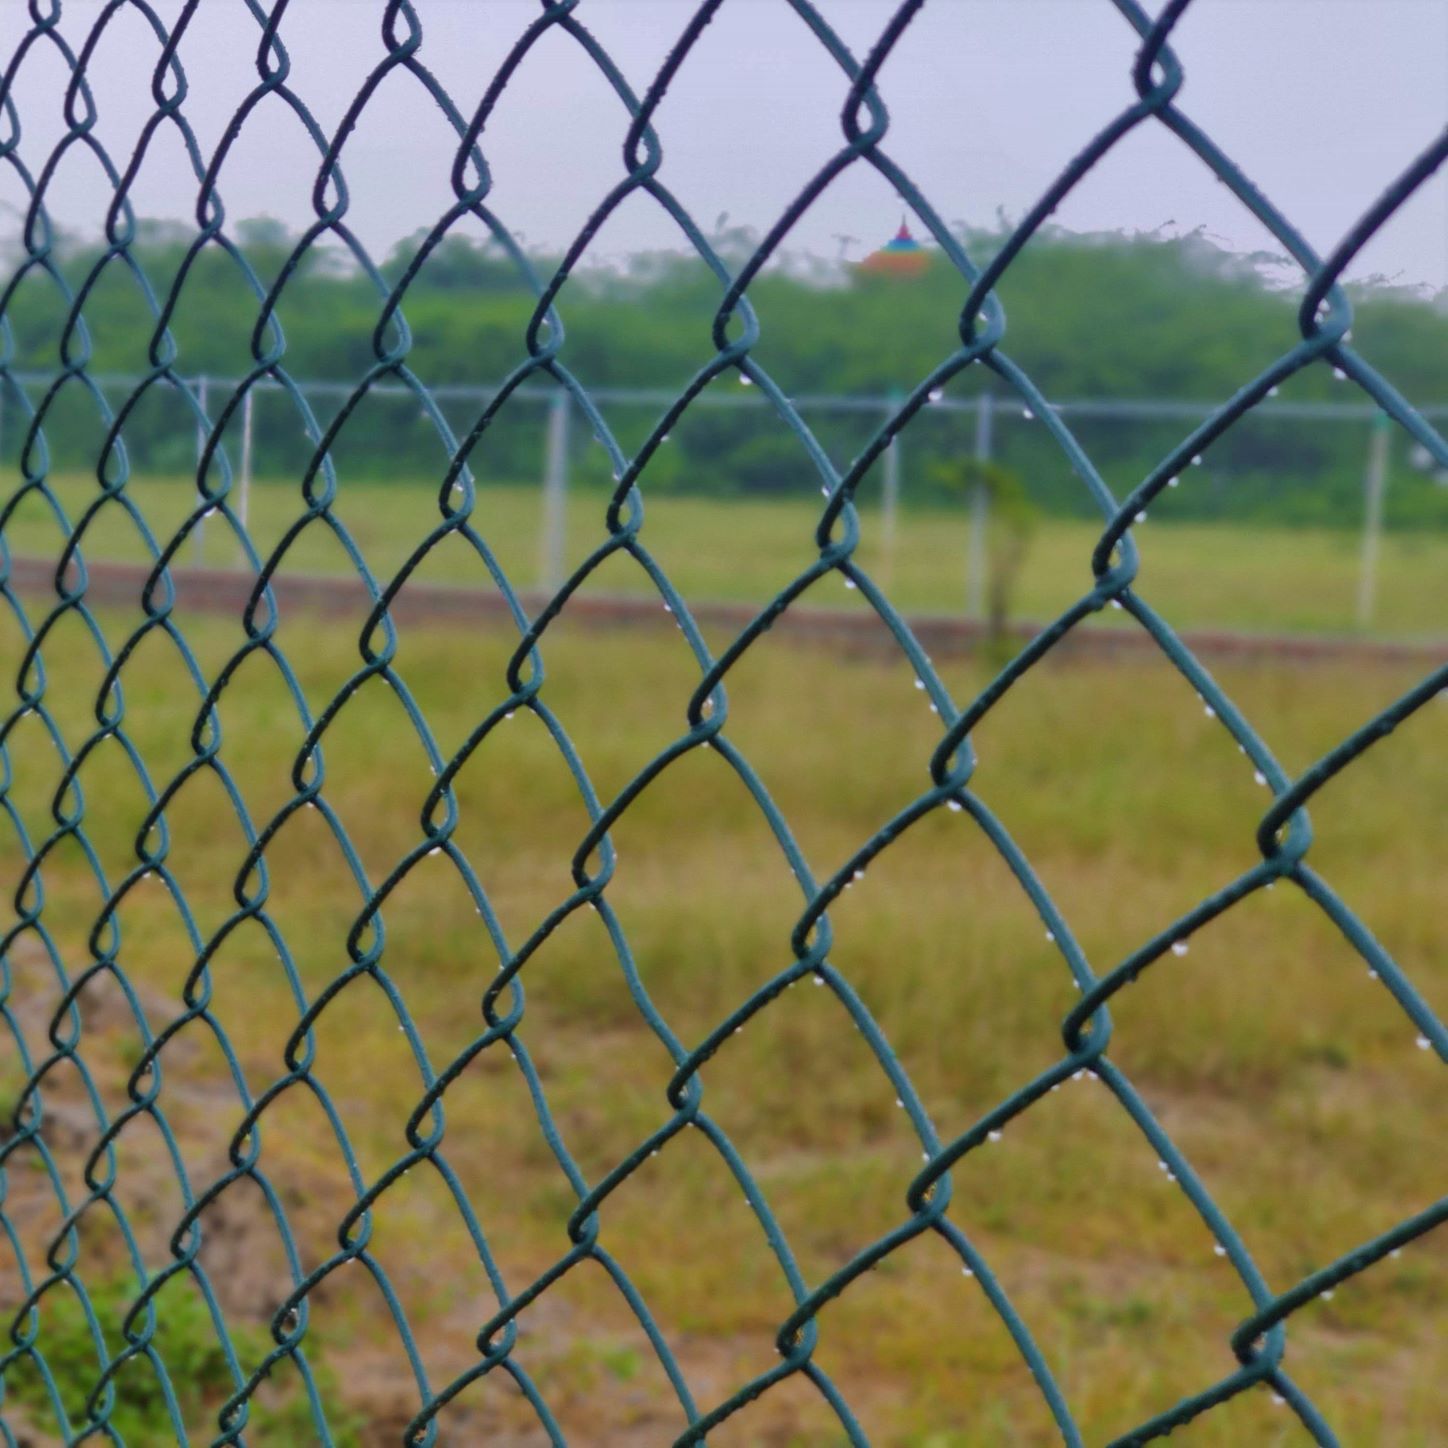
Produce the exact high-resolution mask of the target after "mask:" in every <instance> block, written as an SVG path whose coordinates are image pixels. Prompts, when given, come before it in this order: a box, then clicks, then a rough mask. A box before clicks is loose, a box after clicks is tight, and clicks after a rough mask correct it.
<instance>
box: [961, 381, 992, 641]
mask: <svg viewBox="0 0 1448 1448" xmlns="http://www.w3.org/2000/svg"><path fill="white" fill-rule="evenodd" d="M994 414H995V403H994V399H993V398H992V396H991V394H990V392H989V391H986V392H982V393H981V395H980V397H979V398H978V399H977V400H976V404H975V457H976V461H977V462H982V463H988V462H989V461H990V456H991V442H992V438H991V432H992V427H991V424H992V422H993V420H994ZM988 509H989V499H988V497H987V496H986V491H985V484H984V483H982V482H977V483H976V485H975V486H974V487H973V488H972V489H971V490H970V543H969V546H968V549H967V552H966V563H965V612H966V617H967V618H973V619H977V620H980V619H983V618H984V617H985V530H986V525H987V523H988V521H989V518H988Z"/></svg>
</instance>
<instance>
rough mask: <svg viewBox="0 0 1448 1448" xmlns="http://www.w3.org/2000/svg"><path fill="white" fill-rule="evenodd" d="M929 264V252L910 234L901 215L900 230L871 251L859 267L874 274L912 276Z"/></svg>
mask: <svg viewBox="0 0 1448 1448" xmlns="http://www.w3.org/2000/svg"><path fill="white" fill-rule="evenodd" d="M929 265H930V253H929V252H928V251H926V250H925V248H924V247H923V246H921V245H920V243H919V242H918V241H916V240H915V238H914V237H913V236H911V235H910V226H909V224H908V223H907V222H906V220H905V218H904V217H903V216H902V217H901V218H900V230H899V231H897V232H896V233H895V235H894V236H893V237H891V238H890V240H889V241H887V242H886V243H885V245H884V246H882V247H881V248H880V249H879V251H872V252H871V253H870V255H869V256H867V257H866V258H865V259H864V261H862V262H861V263H860V267H859V269H860V270H861V271H862V272H871V273H873V274H876V275H885V276H897V277H913V276H919V275H920V273H921V272H923V271H924V270H926V268H927V267H929Z"/></svg>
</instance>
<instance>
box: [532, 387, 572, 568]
mask: <svg viewBox="0 0 1448 1448" xmlns="http://www.w3.org/2000/svg"><path fill="white" fill-rule="evenodd" d="M569 410H570V407H569V397H568V394H567V393H566V392H563V391H559V392H557V393H555V394H554V396H553V399H552V401H551V402H549V404H548V436H547V440H546V443H545V453H544V460H543V526H542V531H541V533H540V536H539V540H538V586H539V587H540V588H542V589H544V590H546V591H547V592H549V593H552V592H553V591H554V590H556V589H557V588H558V586H559V585H560V584H561V583H562V582H563V553H564V543H565V539H566V535H567V527H568V516H567V511H568V414H569Z"/></svg>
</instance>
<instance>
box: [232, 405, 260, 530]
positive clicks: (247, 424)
mask: <svg viewBox="0 0 1448 1448" xmlns="http://www.w3.org/2000/svg"><path fill="white" fill-rule="evenodd" d="M255 397H256V392H255V390H254V389H253V388H250V387H248V388H247V390H246V396H245V397H243V398H242V399H241V477H240V479H239V482H238V486H237V492H236V516H237V518H238V520H239V521H240V523H241V526H242V529H243V531H245V530H246V528H247V525H248V520H249V519H250V517H251V443H252V402H253V401H254V400H255ZM242 551H243V555H244V554H245V549H243V550H242Z"/></svg>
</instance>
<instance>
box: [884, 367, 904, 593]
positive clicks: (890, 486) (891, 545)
mask: <svg viewBox="0 0 1448 1448" xmlns="http://www.w3.org/2000/svg"><path fill="white" fill-rule="evenodd" d="M899 405H900V399H899V397H898V395H896V394H894V393H892V394H891V396H890V400H889V401H888V402H887V403H886V404H885V417H886V420H887V421H888V420H889V419H890V418H892V417H894V415H895V409H896V408H897V407H898V406H899ZM899 511H900V434H899V433H898V432H897V433H896V434H895V435H894V436H893V437H892V438H891V439H890V441H889V443H887V444H886V447H885V471H884V477H883V479H882V485H881V489H880V583H881V586H882V587H884V588H888V587H889V586H890V584H891V582H892V581H893V579H894V576H895V530H896V520H897V518H898V515H899Z"/></svg>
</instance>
